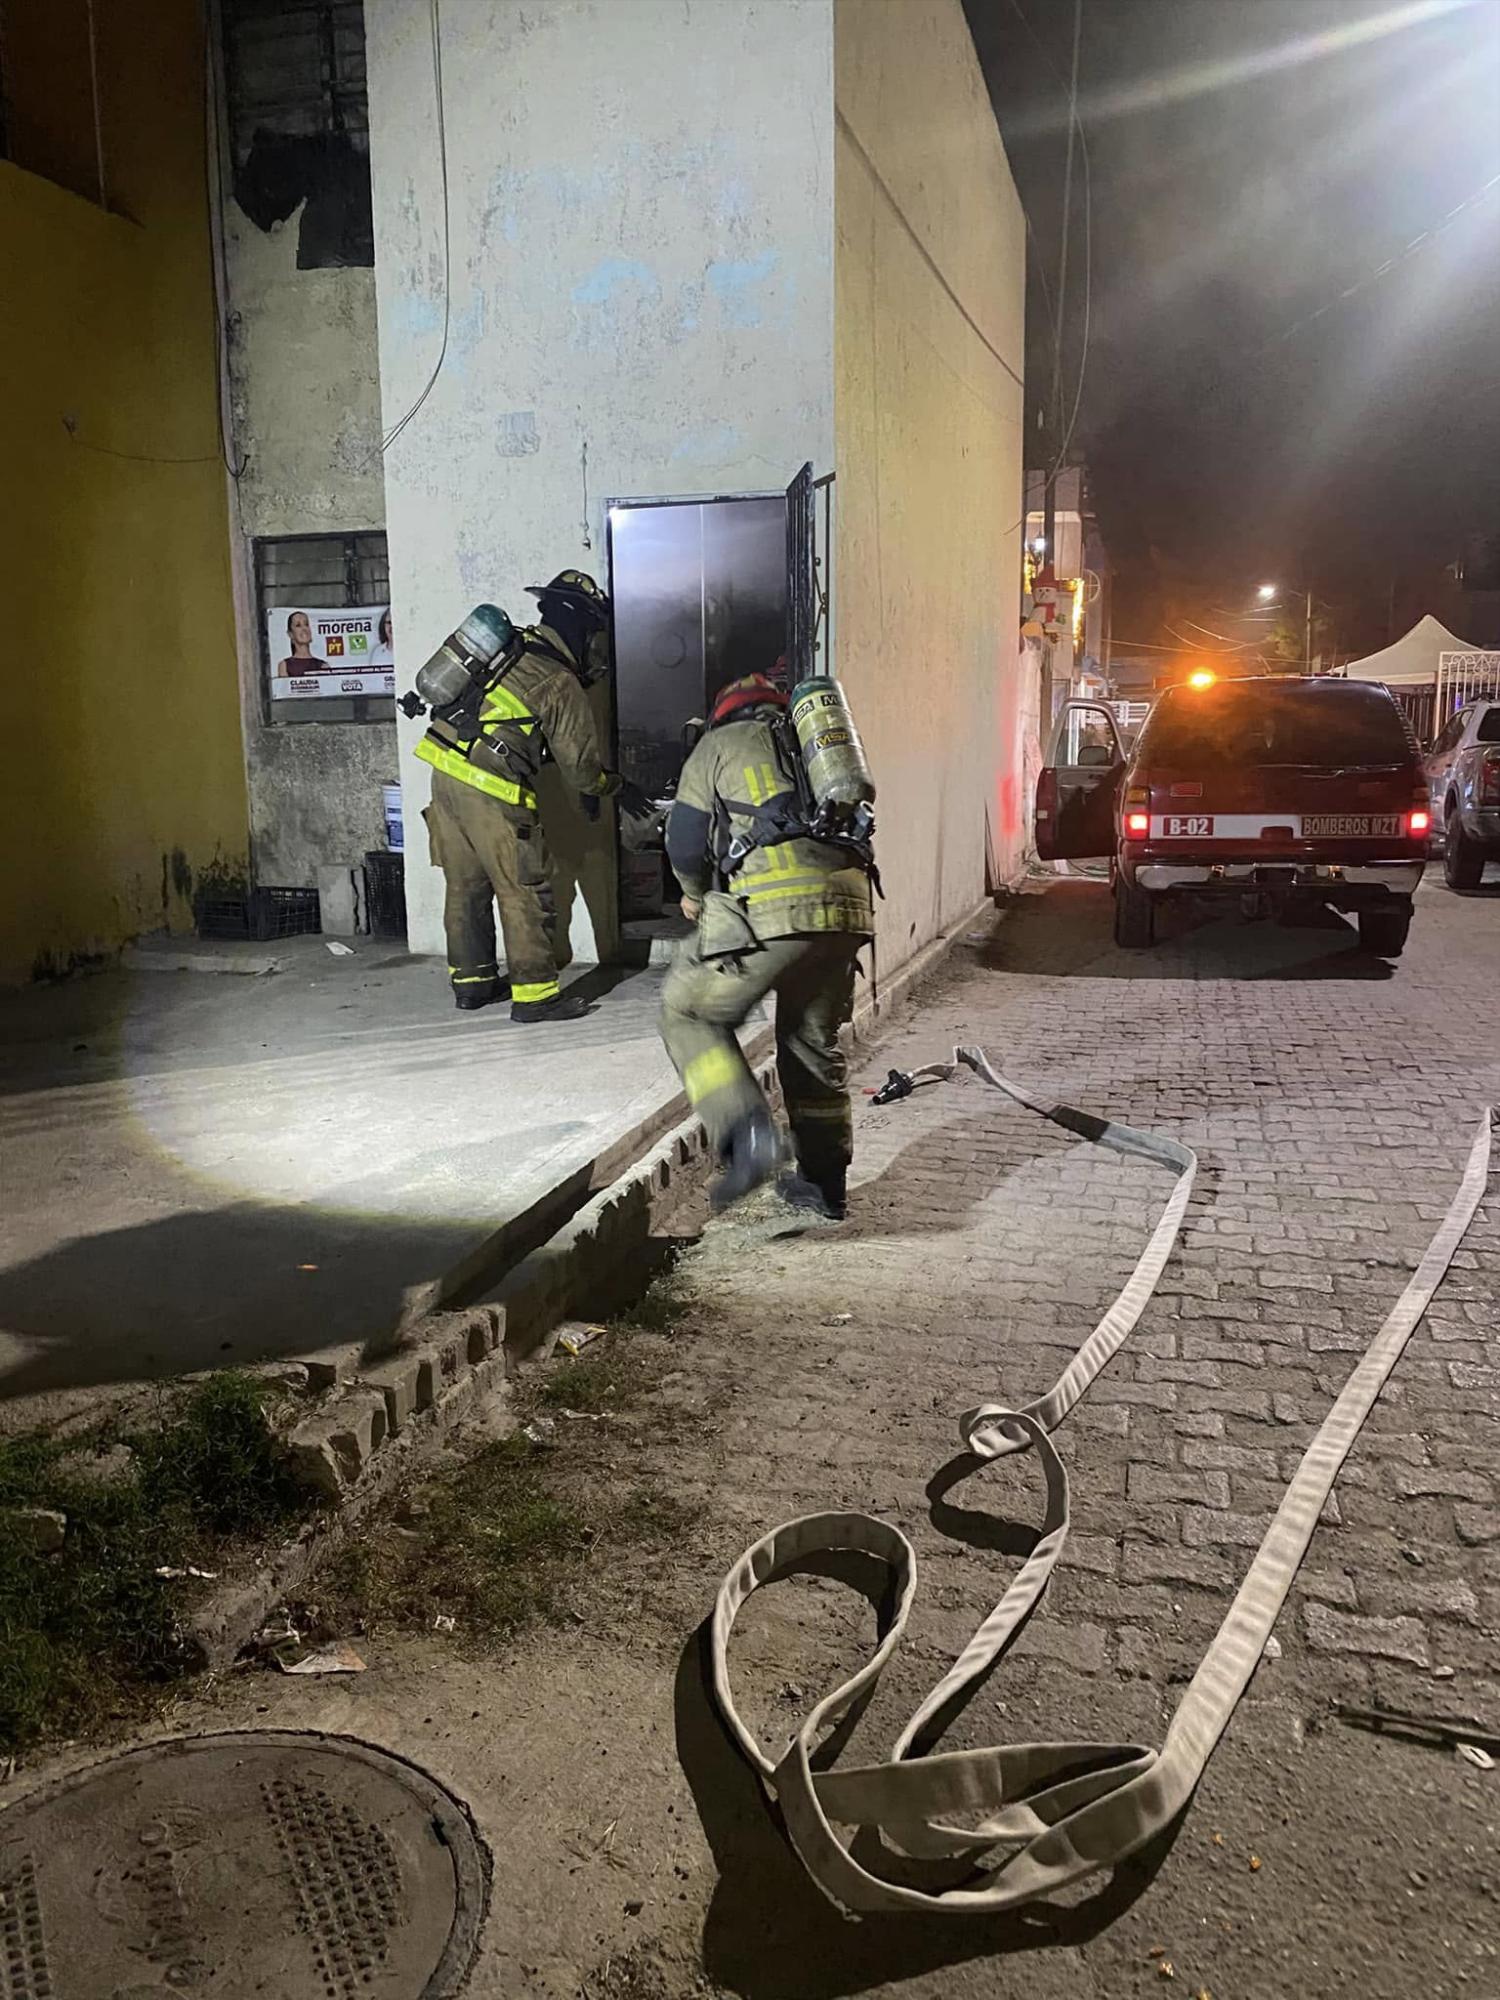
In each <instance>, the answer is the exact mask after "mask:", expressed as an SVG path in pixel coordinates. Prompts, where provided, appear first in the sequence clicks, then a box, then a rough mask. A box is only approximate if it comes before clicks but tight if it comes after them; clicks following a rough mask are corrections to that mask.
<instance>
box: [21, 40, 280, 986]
mask: <svg viewBox="0 0 1500 2000" xmlns="http://www.w3.org/2000/svg"><path fill="white" fill-rule="evenodd" d="M95 15H96V21H97V29H98V36H99V70H100V76H101V79H102V90H103V98H104V120H103V140H104V154H105V163H106V181H107V187H108V190H109V196H110V201H111V205H112V207H114V208H115V209H116V210H117V212H116V213H113V214H107V213H105V212H104V210H102V209H101V208H99V207H98V206H96V205H94V204H92V203H90V202H88V201H86V200H83V199H82V198H80V197H79V196H78V195H75V194H70V193H68V192H67V191H65V190H64V189H63V188H60V187H57V186H55V185H53V184H52V183H51V182H49V181H46V180H43V179H41V178H39V177H37V176H35V175H33V174H29V173H26V172H24V171H22V170H21V169H20V168H18V167H14V166H11V165H9V164H7V163H4V162H0V652H3V656H4V665H5V674H4V681H3V687H4V694H5V703H6V716H5V756H4V759H3V764H0V855H3V863H0V868H3V874H0V880H3V885H4V886H3V890H0V982H7V983H10V982H16V981H20V980H24V979H27V978H29V977H31V976H32V974H33V972H34V971H35V970H37V969H38V968H41V969H48V968H52V967H61V966H66V965H67V964H68V963H70V962H71V961H72V960H74V959H75V958H77V957H80V956H85V955H88V954H92V953H96V952H107V951H110V950H112V949H115V948H117V947H118V946H119V945H121V944H123V943H125V942H126V941H128V940H129V939H130V938H131V937H134V936H137V935H139V934H140V933H142V932H144V931H149V930H154V929H160V928H161V927H162V926H163V925H164V924H169V925H170V926H171V927H172V928H174V929H185V928H187V927H188V926H189V925H190V923H191V911H190V896H191V887H192V882H193V880H194V879H195V878H196V877H197V875H198V874H199V872H200V871H202V870H204V869H206V868H210V867H213V866H214V865H215V864H217V865H220V866H227V867H228V868H230V869H231V870H236V869H237V870H240V871H243V869H244V867H245V849H246V810H245V783H244V766H243V756H242V749H241V735H240V723H239V712H238V691H237V680H236V668H235V634H234V622H233V615H232V609H231V601H230V573H229V541H228V525H227V510H226V499H225V473H224V467H223V465H222V463H221V461H220V458H219V455H218V410H217V392H216V381H217V365H218V364H217V340H216V333H215V327H214V308H213V292H212V284H211V264H210V254H209V234H208V211H207V202H206V196H205V183H204V152H203V134H204V117H203V76H202V65H203V56H204V40H203V27H202V21H201V16H200V11H199V8H198V6H197V5H196V4H195V0H153V4H152V5H151V6H149V7H141V6H139V5H137V4H133V0H98V4H96V9H95ZM70 422H71V423H72V424H73V425H74V426H75V434H74V435H70V434H69V430H68V429H67V428H66V424H67V423H70ZM116 454H118V455H116ZM142 459H152V460H161V459H186V460H190V461H194V462H191V463H185V464H164V463H143V462H141V461H142Z"/></svg>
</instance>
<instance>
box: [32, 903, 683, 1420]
mask: <svg viewBox="0 0 1500 2000" xmlns="http://www.w3.org/2000/svg"><path fill="white" fill-rule="evenodd" d="M131 961H132V962H131V965H130V966H129V967H127V968H125V969H121V970H119V971H113V972H108V973H103V974H100V975H98V976H95V977H92V978H85V979H81V980H75V981H72V982H69V983H67V984H64V985H60V986H51V987H38V988H33V989H30V990H29V991H27V992H25V993H21V994H16V995H12V996H8V997H7V998H6V999H5V1000H4V1001H3V1002H0V1029H3V1044H4V1050H5V1053H4V1055H3V1057H0V1100H3V1101H0V1161H3V1165H0V1199H3V1207H4V1213H5V1218H6V1221H5V1232H4V1241H3V1250H0V1397H3V1399H4V1413H3V1414H0V1425H5V1426H9V1425H14V1424H16V1423H20V1422H30V1421H33V1420H35V1419H36V1418H37V1417H38V1416H41V1415H44V1414H47V1413H49V1412H56V1411H57V1410H58V1409H59V1408H61V1407H65V1406H66V1404H67V1403H68V1402H70V1401H72V1400H73V1395H72V1394H70V1393H69V1392H97V1391H98V1390H99V1389H100V1388H101V1387H103V1386H105V1385H117V1384H124V1383H134V1382H139V1381H143V1380H150V1379H152V1378H155V1377H161V1376H169V1375H175V1374H180V1373H183V1372H186V1371H191V1370H194V1369H200V1368H208V1367H215V1366H224V1365H228V1364H232V1363H237V1362H252V1361H263V1360H266V1359H270V1358H274V1357H277V1356H289V1355H305V1354H311V1353H316V1352H318V1351H320V1350H326V1349H329V1348H333V1347H337V1346H340V1345H343V1344H346V1343H348V1342H350V1341H366V1340H370V1339H374V1340H378V1339H379V1338H380V1337H381V1336H382V1335H383V1334H385V1333H388V1332H389V1330H390V1329H391V1328H392V1327H393V1326H394V1325H395V1323H396V1322H397V1320H398V1318H399V1317H400V1314H401V1312H402V1309H403V1305H404V1303H406V1302H407V1301H408V1299H409V1297H410V1295H411V1294H412V1293H413V1290H414V1289H415V1288H422V1287H427V1286H430V1285H432V1284H434V1283H435V1281H438V1280H440V1279H444V1278H448V1279H452V1278H453V1277H454V1276H455V1274H462V1273H464V1272H465V1271H466V1270H468V1269H470V1268H473V1267H475V1266H476V1265H483V1264H485V1263H486V1262H492V1261H493V1260H494V1258H495V1257H496V1255H497V1254H502V1253H503V1254H505V1255H510V1254H515V1253H516V1252H517V1251H518V1250H519V1249H520V1248H524V1247H529V1244H530V1242H531V1241H534V1240H536V1238H537V1237H538V1236H540V1235H544V1234H546V1233H547V1232H548V1231H550V1230H551V1229H553V1228H555V1227H556V1226H557V1225H558V1224H559V1223H560V1222H561V1221H562V1220H564V1219H566V1217H567V1216H568V1215H569V1214H571V1213H572V1212H573V1211H574V1210H575V1209H576V1208H577V1207H579V1206H580V1205H581V1204H582V1202H583V1201H584V1200H586V1199H587V1198H588V1195H589V1194H590V1193H591V1192H592V1191H593V1189H594V1188H595V1187H597V1186H598V1185H601V1184H602V1183H603V1182H604V1181H607V1180H609V1179H612V1178H613V1177H614V1175H615V1174H616V1173H618V1172H619V1171H620V1169H621V1167H622V1166H623V1165H624V1164H626V1162H627V1160H628V1159H629V1158H630V1157H632V1156H633V1153H634V1151H637V1150H639V1149H640V1146H641V1145H642V1144H644V1143H645V1142H646V1140H647V1138H648V1137H649V1136H651V1135H654V1133H655V1132H656V1131H658V1130H665V1129H666V1128H667V1127H668V1126H669V1125H670V1124H671V1123H673V1122H674V1121H675V1119H677V1118H679V1117H680V1116H682V1115H683V1108H684V1107H683V1105H682V1100H681V1099H680V1097H679V1095H678V1089H677V1080H676V1077H675V1076H674V1074H673V1072H672V1069H671V1065H670V1064H669V1063H668V1062H667V1059H666V1057H665V1055H664V1054H663V1052H662V1049H661V1046H660V1043H659V1041H658V1039H657V1034H656V1006H657V994H658V990H659V987H660V981H661V976H662V975H661V972H660V970H659V969H655V968H653V969H652V970H651V971H649V972H645V973H640V974H636V975H634V976H628V975H624V974H621V973H619V972H615V971H607V970H593V971H586V972H582V973H580V974H578V975H576V976H577V977H579V978H581V979H582V980H583V981H584V982H585V990H586V991H590V992H593V993H595V994H597V996H598V1007H597V1010H596V1011H595V1012H594V1013H592V1014H590V1015H589V1016H588V1017H587V1018H586V1019H585V1020H583V1021H580V1022H575V1023H572V1024H566V1025H558V1026H556V1027H526V1028H523V1027H517V1026H516V1025H515V1024H513V1023H512V1022H511V1021H510V1019H509V1017H508V1011H507V1009H506V1008H504V1007H496V1008H488V1009H485V1010H484V1011H483V1012H481V1013H479V1014H474V1015H459V1014H456V1013H455V1012H454V1011H453V1008H452V1003H451V1001H450V998H449V995H448V989H447V981H446V978H445V975H444V971H443V968H442V967H441V966H440V965H438V964H437V963H435V962H434V961H431V960H423V959H417V958H412V957H410V956H409V955H408V954H407V953H406V952H405V951H403V950H401V949H399V948H398V947H396V946H394V945H386V944H382V943H380V942H379V941H374V940H365V941H362V942H361V943H360V945H359V947H358V949H357V951H356V953H355V955H354V956H352V957H339V956H335V955H334V954H332V953H330V952H329V950H328V949H327V945H326V941H325V940H324V939H322V938H297V939H293V940H290V941H289V942H285V943H280V944H274V945H259V946H236V945H224V944H213V945H199V944H196V943H195V942H194V941H191V940H189V941H183V940H173V941H168V940H162V941H161V942H160V944H159V945H157V944H154V945H148V946H146V947H144V948H142V949H138V950H137V951H136V952H135V953H133V954H131ZM181 962H194V963H197V964H200V965H201V964H204V963H207V964H209V965H212V966H214V967H215V968H217V970H216V971H215V973H214V974H213V975H212V976H207V975H205V974H204V973H203V972H200V971H186V970H172V969H170V968H171V967H173V966H175V965H177V964H178V963H181ZM272 963H274V964H275V965H276V966H277V968H278V969H276V970H275V971H267V970H265V969H264V968H265V967H267V966H268V965H270V964H272ZM156 966H161V967H164V968H167V969H163V970H156V969H147V968H154V967H156ZM228 967H233V968H235V971H237V972H238V974H239V976H235V972H232V971H226V970H225V968H228ZM258 968H259V971H258V970H257V969H258ZM642 1128H644V1130H643V1129H642ZM38 1398H42V1399H45V1401H43V1402H41V1403H39V1402H38V1400H37V1399H38Z"/></svg>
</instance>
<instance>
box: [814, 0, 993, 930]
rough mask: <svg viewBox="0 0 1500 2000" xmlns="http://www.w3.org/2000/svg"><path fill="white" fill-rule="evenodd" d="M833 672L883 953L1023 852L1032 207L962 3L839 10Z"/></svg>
mask: <svg viewBox="0 0 1500 2000" xmlns="http://www.w3.org/2000/svg"><path fill="white" fill-rule="evenodd" d="M834 70H835V86H836V126H837V137H836V150H835V160H834V208H835V221H836V251H835V261H834V276H835V330H836V331H835V402H834V428H835V440H836V451H837V461H836V462H837V467H838V484H837V488H836V491H837V495H838V503H837V510H836V527H835V568H834V588H835V593H836V598H837V626H836V646H837V658H838V670H839V672H840V674H841V676H842V677H843V679H844V680H845V681H846V683H847V685H848V687H849V691H850V694H851V697H852V698H853V700H854V702H855V705H856V709H857V713H858V717H859V723H860V729H861V732H862V734H863V736H864V739H865V743H866V747H867V748H868V750H869V752H870V758H871V762H872V764H873V766H874V770H875V774H876V778H877V780H878V783H879V788H880V801H879V825H880V837H879V847H880V864H881V870H882V873H883V875H884V878H885V887H886V896H887V900H886V902H885V903H884V904H883V905H882V906H881V936H880V948H881V962H882V965H883V966H884V968H885V969H887V970H890V969H893V968H894V967H895V966H896V965H898V964H899V963H900V962H901V961H902V960H903V959H906V958H908V957H909V956H910V955H911V953H912V952H913V951H915V950H917V949H918V948H919V947H920V946H921V945H922V944H924V943H925V942H926V941H927V940H928V939H930V938H932V937H933V936H934V935H935V934H936V933H937V932H938V931H939V930H941V929H942V928H943V927H944V925H945V924H948V923H952V922H954V921H955V920H956V919H958V918H959V917H961V916H962V915H963V914H964V913H965V912H966V911H967V910H969V909H971V908H972V907H973V905H974V904H975V903H976V902H977V901H978V899H979V898H980V896H981V895H982V894H983V893H984V888H985V851H986V842H987V840H988V842H989V844H990V846H991V848H992V850H993V854H994V866H995V867H996V869H997V871H998V873H999V875H1000V876H1001V877H1002V879H1003V878H1006V877H1008V876H1010V875H1012V874H1014V873H1016V872H1017V871H1018V870H1019V867H1020V863H1021V842H1022V820H1023V784H1022V777H1021V738H1022V733H1023V725H1022V719H1021V715H1020V683H1021V676H1020V672H1019V668H1018V641H1017V621H1018V616H1019V588H1020V560H1021V559H1020V532H1021V526H1020V523H1021V512H1022V482H1021V423H1022V399H1021V371H1022V366H1023V324H1024V315H1025V223H1024V219H1023V216H1022V213H1021V205H1020V202H1019V200H1018V198H1017V195H1016V191H1015V187H1014V184H1013V183H1012V181H1011V177H1010V169H1009V167H1008V166H1007V164H1006V159H1005V151H1004V148H1003V146H1002V145H1001V141H1000V134H999V132H998V130H997V128H996V125H995V119H994V114H993V112H992V110H991V108H990V102H989V97H988V95H987V93H986V91H985V86H984V81H983V78H982V77H981V75H980V71H979V64H978V61H977V59H976V57H975V54H974V48H973V44H972V42H971V40H970V38H969V30H968V26H967V24H966V22H965V20H964V15H963V10H962V7H961V5H960V0H837V4H836V8H835V14H834Z"/></svg>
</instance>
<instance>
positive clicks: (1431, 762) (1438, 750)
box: [1423, 699, 1500, 889]
mask: <svg viewBox="0 0 1500 2000" xmlns="http://www.w3.org/2000/svg"><path fill="white" fill-rule="evenodd" d="M1423 768H1424V769H1425V771H1426V773H1427V788H1428V795H1429V797H1430V798H1431V800H1432V830H1433V834H1434V836H1435V838H1436V839H1437V840H1440V841H1441V842H1442V847H1443V875H1444V877H1445V879H1446V880H1447V883H1448V887H1449V888H1450V889H1477V888H1478V887H1479V883H1480V879H1481V877H1482V876H1483V874H1484V864H1485V863H1486V862H1487V861H1500V699H1485V700H1482V701H1471V702H1469V703H1468V704H1467V705H1466V706H1465V707H1463V708H1461V709H1460V710H1459V711H1458V713H1457V715H1455V716H1454V717H1453V718H1452V719H1451V721H1449V723H1448V724H1447V725H1446V727H1445V728H1444V729H1442V730H1441V731H1440V732H1439V734H1438V737H1437V740H1436V742H1435V743H1434V744H1433V746H1432V748H1431V749H1430V750H1429V751H1428V753H1427V755H1426V757H1425V758H1424V760H1423Z"/></svg>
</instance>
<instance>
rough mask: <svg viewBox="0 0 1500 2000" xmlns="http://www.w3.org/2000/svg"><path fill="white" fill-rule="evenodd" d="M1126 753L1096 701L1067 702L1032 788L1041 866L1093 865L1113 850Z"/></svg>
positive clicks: (1107, 710) (1108, 715) (1106, 713)
mask: <svg viewBox="0 0 1500 2000" xmlns="http://www.w3.org/2000/svg"><path fill="white" fill-rule="evenodd" d="M1124 774H1125V748H1124V745H1123V744H1122V743H1121V741H1120V731H1119V728H1118V726H1117V724H1116V722H1115V717H1114V712H1113V710H1111V709H1110V708H1109V707H1108V706H1107V705H1106V704H1105V703H1104V702H1100V701H1069V702H1065V703H1064V705H1063V708H1062V711H1061V713H1060V714H1059V715H1058V718H1057V722H1056V725H1055V727H1054V728H1053V731H1052V741H1051V744H1050V746H1049V748H1048V751H1047V762H1046V764H1045V766H1044V767H1043V769H1042V772H1041V775H1040V776H1039V777H1038V779H1037V786H1036V851H1037V854H1038V855H1039V857H1040V858H1041V859H1042V860H1043V861H1095V860H1099V859H1102V858H1103V857H1104V856H1106V855H1110V854H1113V853H1114V850H1115V827H1116V821H1117V818H1118V814H1119V794H1120V780H1121V778H1122V777H1123V776H1124Z"/></svg>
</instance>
